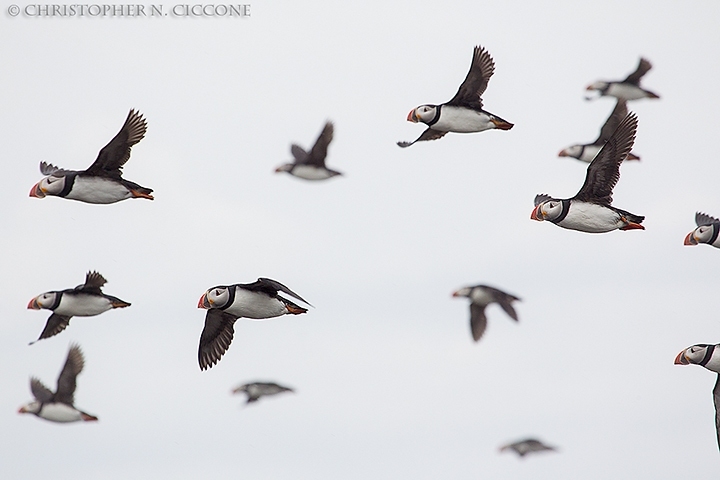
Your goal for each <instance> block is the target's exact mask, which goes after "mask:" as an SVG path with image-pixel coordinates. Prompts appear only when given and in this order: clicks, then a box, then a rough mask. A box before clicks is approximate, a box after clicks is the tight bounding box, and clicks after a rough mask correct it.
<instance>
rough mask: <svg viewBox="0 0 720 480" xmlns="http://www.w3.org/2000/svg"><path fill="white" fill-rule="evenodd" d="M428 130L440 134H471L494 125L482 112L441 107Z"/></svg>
mask: <svg viewBox="0 0 720 480" xmlns="http://www.w3.org/2000/svg"><path fill="white" fill-rule="evenodd" d="M430 128H432V129H433V130H440V131H441V132H456V133H472V132H482V131H483V130H489V129H491V128H495V124H494V123H492V122H491V121H490V117H489V116H488V115H487V114H485V113H483V112H478V111H477V110H471V109H469V108H463V107H453V106H449V105H443V107H442V109H441V110H440V118H439V119H438V121H437V122H436V123H435V124H433V125H432V126H431V127H430Z"/></svg>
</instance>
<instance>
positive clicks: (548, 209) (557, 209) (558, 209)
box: [530, 200, 562, 222]
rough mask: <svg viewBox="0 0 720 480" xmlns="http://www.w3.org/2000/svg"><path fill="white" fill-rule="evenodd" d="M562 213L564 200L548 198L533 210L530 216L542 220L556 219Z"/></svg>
mask: <svg viewBox="0 0 720 480" xmlns="http://www.w3.org/2000/svg"><path fill="white" fill-rule="evenodd" d="M561 213H562V202H559V201H557V200H547V201H545V202H543V203H541V204H540V205H538V206H537V207H535V209H534V210H533V211H532V213H531V214H530V218H531V219H533V220H537V221H539V222H542V221H543V220H555V219H556V218H558V217H559V216H560V214H561Z"/></svg>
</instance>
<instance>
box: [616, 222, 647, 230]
mask: <svg viewBox="0 0 720 480" xmlns="http://www.w3.org/2000/svg"><path fill="white" fill-rule="evenodd" d="M620 230H645V227H643V226H642V225H640V224H639V223H633V222H628V224H627V225H625V226H624V227H620Z"/></svg>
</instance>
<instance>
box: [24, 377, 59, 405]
mask: <svg viewBox="0 0 720 480" xmlns="http://www.w3.org/2000/svg"><path fill="white" fill-rule="evenodd" d="M30 391H31V392H32V394H33V397H35V400H37V401H38V402H40V403H47V402H49V401H50V400H52V398H53V395H54V394H53V392H52V391H51V390H50V389H49V388H47V387H46V386H45V385H44V384H43V383H42V382H41V381H40V379H38V378H35V377H32V378H31V379H30Z"/></svg>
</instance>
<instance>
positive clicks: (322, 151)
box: [275, 122, 342, 180]
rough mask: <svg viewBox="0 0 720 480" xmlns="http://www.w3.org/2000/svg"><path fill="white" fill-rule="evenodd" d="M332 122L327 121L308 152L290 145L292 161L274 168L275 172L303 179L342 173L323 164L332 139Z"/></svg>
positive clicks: (317, 178)
mask: <svg viewBox="0 0 720 480" xmlns="http://www.w3.org/2000/svg"><path fill="white" fill-rule="evenodd" d="M333 129H334V127H333V124H332V122H327V123H326V124H325V127H324V128H323V131H322V132H321V133H320V136H319V137H318V138H317V140H316V141H315V145H313V147H312V150H310V153H308V152H306V151H305V150H304V149H303V148H302V147H300V146H299V145H296V144H292V145H291V146H290V152H291V153H292V155H293V157H295V162H294V163H286V164H285V165H280V166H279V167H278V168H276V169H275V173H280V172H288V173H289V174H290V175H294V176H296V177H298V178H303V179H305V180H327V179H328V178H332V177H335V176H337V175H342V173H340V172H338V171H336V170H331V169H329V168H327V167H326V166H325V157H327V149H328V145H330V142H332V139H333Z"/></svg>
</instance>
